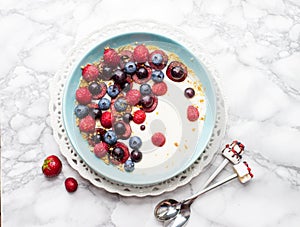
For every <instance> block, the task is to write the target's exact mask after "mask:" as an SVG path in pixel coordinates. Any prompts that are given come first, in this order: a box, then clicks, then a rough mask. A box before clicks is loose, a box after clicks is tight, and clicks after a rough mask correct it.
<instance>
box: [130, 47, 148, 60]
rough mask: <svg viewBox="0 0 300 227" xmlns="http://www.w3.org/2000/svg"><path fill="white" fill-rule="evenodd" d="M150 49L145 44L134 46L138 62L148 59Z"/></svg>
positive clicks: (134, 56)
mask: <svg viewBox="0 0 300 227" xmlns="http://www.w3.org/2000/svg"><path fill="white" fill-rule="evenodd" d="M148 55H149V50H148V49H147V47H146V46H145V45H138V46H136V47H135V48H134V51H133V58H134V60H135V61H136V62H137V63H145V62H146V61H148Z"/></svg>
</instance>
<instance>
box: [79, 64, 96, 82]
mask: <svg viewBox="0 0 300 227" xmlns="http://www.w3.org/2000/svg"><path fill="white" fill-rule="evenodd" d="M98 76H99V70H98V68H97V66H95V65H91V64H87V65H86V66H84V67H83V68H82V77H83V78H84V79H85V80H86V81H88V82H90V81H93V80H96V79H97V78H98Z"/></svg>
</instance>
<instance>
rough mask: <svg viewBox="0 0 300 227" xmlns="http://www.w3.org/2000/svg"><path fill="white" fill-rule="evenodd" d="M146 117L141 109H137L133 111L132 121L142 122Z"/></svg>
mask: <svg viewBox="0 0 300 227" xmlns="http://www.w3.org/2000/svg"><path fill="white" fill-rule="evenodd" d="M145 119H146V114H145V112H144V111H143V110H137V111H135V112H134V113H133V119H132V120H133V122H134V123H136V124H142V123H143V122H144V121H145Z"/></svg>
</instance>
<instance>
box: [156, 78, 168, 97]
mask: <svg viewBox="0 0 300 227" xmlns="http://www.w3.org/2000/svg"><path fill="white" fill-rule="evenodd" d="M167 91H168V86H167V84H166V83H165V82H163V81H162V82H159V83H155V84H153V85H152V92H153V94H155V95H157V96H161V95H165V94H166V93H167Z"/></svg>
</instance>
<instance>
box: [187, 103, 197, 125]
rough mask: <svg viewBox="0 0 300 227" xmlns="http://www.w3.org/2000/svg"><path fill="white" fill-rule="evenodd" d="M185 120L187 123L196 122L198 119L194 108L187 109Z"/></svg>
mask: <svg viewBox="0 0 300 227" xmlns="http://www.w3.org/2000/svg"><path fill="white" fill-rule="evenodd" d="M187 118H188V120H189V121H197V120H198V118H199V111H198V109H197V108H196V107H194V106H192V105H190V106H188V108H187Z"/></svg>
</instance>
